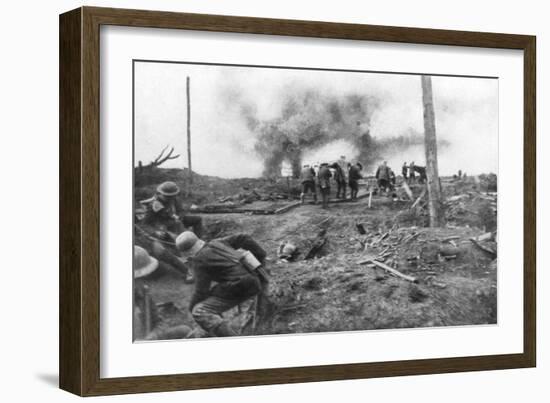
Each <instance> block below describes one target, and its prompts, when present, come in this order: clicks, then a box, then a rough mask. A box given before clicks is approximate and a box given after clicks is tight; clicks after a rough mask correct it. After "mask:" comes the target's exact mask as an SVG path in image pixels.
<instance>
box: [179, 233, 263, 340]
mask: <svg viewBox="0 0 550 403" xmlns="http://www.w3.org/2000/svg"><path fill="white" fill-rule="evenodd" d="M176 246H177V248H178V249H179V250H180V251H181V252H182V254H183V255H184V256H185V257H187V258H188V259H189V260H190V261H191V263H192V265H193V270H194V274H195V278H196V282H195V290H194V293H193V296H192V297H191V301H190V302H189V310H190V311H191V314H192V315H193V318H194V319H195V321H196V322H197V323H198V324H199V325H200V326H201V327H202V328H203V329H204V330H206V331H207V332H209V333H210V334H212V335H214V336H236V335H238V333H237V332H236V331H235V330H234V329H233V328H232V327H231V325H230V323H229V321H227V320H226V319H224V317H223V314H224V312H227V311H228V310H230V309H231V308H233V307H235V306H237V305H239V304H241V303H242V302H244V301H246V300H248V299H250V298H252V297H254V296H257V295H258V294H260V293H261V291H262V288H263V285H264V283H263V282H264V280H265V278H264V277H263V274H262V271H261V270H262V268H261V265H262V264H263V263H264V261H265V257H266V252H265V251H264V250H263V249H262V247H261V246H260V245H258V244H257V243H256V241H254V240H253V239H252V238H251V237H250V236H248V235H245V234H239V235H233V236H228V237H225V238H219V239H214V240H212V241H209V242H208V243H207V242H204V241H203V240H202V239H200V238H198V237H197V236H196V235H195V234H193V233H192V232H189V231H187V232H183V233H182V234H180V235H179V236H178V237H177V239H176ZM245 257H248V259H246V258H245ZM251 261H252V262H253V263H251Z"/></svg>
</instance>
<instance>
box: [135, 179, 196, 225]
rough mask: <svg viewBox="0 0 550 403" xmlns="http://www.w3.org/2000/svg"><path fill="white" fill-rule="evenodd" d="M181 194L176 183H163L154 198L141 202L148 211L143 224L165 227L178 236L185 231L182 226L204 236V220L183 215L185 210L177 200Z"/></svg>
mask: <svg viewBox="0 0 550 403" xmlns="http://www.w3.org/2000/svg"><path fill="white" fill-rule="evenodd" d="M179 193H180V188H179V186H178V185H176V184H175V183H174V182H170V181H168V182H163V183H161V184H160V185H159V186H158V187H157V192H156V194H155V195H154V196H153V197H151V198H150V199H147V200H142V201H141V202H140V204H141V205H143V206H144V207H145V209H146V212H145V218H144V219H143V222H144V223H145V224H147V225H151V226H155V227H164V229H166V230H167V231H170V232H173V233H176V234H179V233H180V232H182V231H183V228H182V225H183V226H185V227H188V228H189V227H192V228H193V232H194V233H195V234H197V236H202V231H203V227H202V218H201V217H199V216H194V215H187V214H182V213H183V209H182V207H181V205H180V204H179V203H178V200H177V196H178V195H179Z"/></svg>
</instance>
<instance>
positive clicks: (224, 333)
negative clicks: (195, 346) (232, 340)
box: [211, 322, 239, 337]
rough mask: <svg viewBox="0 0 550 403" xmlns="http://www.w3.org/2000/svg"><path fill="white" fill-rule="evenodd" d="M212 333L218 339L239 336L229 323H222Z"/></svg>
mask: <svg viewBox="0 0 550 403" xmlns="http://www.w3.org/2000/svg"><path fill="white" fill-rule="evenodd" d="M211 332H212V333H213V334H214V335H215V336H218V337H231V336H238V335H239V334H238V333H237V332H236V331H235V330H233V328H232V327H231V325H230V324H229V322H222V323H220V324H219V325H218V326H216V327H215V328H214V329H212V330H211Z"/></svg>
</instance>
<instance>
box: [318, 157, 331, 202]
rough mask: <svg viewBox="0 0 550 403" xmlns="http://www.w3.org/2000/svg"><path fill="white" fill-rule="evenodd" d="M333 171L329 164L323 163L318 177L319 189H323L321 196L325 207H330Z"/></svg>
mask: <svg viewBox="0 0 550 403" xmlns="http://www.w3.org/2000/svg"><path fill="white" fill-rule="evenodd" d="M331 177H332V173H331V172H330V169H329V167H328V164H321V167H320V168H319V173H318V174H317V178H318V179H319V189H320V191H321V197H322V198H323V208H327V207H328V199H329V196H330V178H331Z"/></svg>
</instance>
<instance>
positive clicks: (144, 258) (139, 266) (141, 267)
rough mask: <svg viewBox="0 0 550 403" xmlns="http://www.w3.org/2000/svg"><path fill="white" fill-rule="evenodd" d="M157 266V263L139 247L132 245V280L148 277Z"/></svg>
mask: <svg viewBox="0 0 550 403" xmlns="http://www.w3.org/2000/svg"><path fill="white" fill-rule="evenodd" d="M158 266H159V262H158V260H157V259H155V258H154V257H152V256H150V255H149V253H148V252H147V251H146V250H145V249H143V248H142V247H140V246H137V245H134V278H141V277H145V276H148V275H149V274H151V273H152V272H154V271H155V270H156V269H157V268H158Z"/></svg>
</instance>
